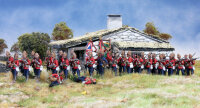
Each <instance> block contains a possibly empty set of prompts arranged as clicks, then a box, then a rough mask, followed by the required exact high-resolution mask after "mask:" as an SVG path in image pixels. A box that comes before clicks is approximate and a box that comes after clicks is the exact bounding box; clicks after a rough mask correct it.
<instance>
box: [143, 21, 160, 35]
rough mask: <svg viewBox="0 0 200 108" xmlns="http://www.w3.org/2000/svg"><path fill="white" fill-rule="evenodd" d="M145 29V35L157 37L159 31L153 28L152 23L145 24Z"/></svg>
mask: <svg viewBox="0 0 200 108" xmlns="http://www.w3.org/2000/svg"><path fill="white" fill-rule="evenodd" d="M145 27H146V28H145V29H144V32H145V33H147V34H151V35H158V34H159V31H158V30H157V28H156V27H155V25H154V23H153V22H147V23H146V25H145Z"/></svg>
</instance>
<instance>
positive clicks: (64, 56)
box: [61, 52, 69, 80]
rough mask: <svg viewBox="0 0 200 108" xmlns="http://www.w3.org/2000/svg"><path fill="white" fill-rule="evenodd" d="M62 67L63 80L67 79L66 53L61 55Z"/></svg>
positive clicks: (67, 62) (67, 64)
mask: <svg viewBox="0 0 200 108" xmlns="http://www.w3.org/2000/svg"><path fill="white" fill-rule="evenodd" d="M61 61H62V67H63V71H64V75H65V78H64V79H65V80H66V79H67V76H68V70H69V60H68V58H67V53H66V52H64V53H63V58H62V60H61Z"/></svg>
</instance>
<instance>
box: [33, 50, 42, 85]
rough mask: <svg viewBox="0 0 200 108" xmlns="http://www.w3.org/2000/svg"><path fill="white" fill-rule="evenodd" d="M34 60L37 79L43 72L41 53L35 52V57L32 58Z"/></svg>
mask: <svg viewBox="0 0 200 108" xmlns="http://www.w3.org/2000/svg"><path fill="white" fill-rule="evenodd" d="M32 62H33V68H34V73H35V75H36V79H37V81H39V79H40V73H41V69H40V68H41V66H42V60H41V59H40V58H39V54H38V53H35V57H34V59H33V60H32Z"/></svg>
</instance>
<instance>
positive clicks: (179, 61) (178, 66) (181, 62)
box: [176, 54, 185, 75]
mask: <svg viewBox="0 0 200 108" xmlns="http://www.w3.org/2000/svg"><path fill="white" fill-rule="evenodd" d="M176 69H177V70H176V75H179V72H180V71H181V72H182V75H185V72H184V71H185V66H184V60H183V59H181V55H180V54H177V61H176Z"/></svg>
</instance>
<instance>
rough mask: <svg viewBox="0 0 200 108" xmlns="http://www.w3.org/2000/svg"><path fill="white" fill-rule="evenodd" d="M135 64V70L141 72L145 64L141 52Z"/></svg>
mask: <svg viewBox="0 0 200 108" xmlns="http://www.w3.org/2000/svg"><path fill="white" fill-rule="evenodd" d="M134 65H135V72H138V73H141V66H142V65H143V59H142V58H141V56H140V55H139V54H138V55H137V58H136V59H135V60H134Z"/></svg>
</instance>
